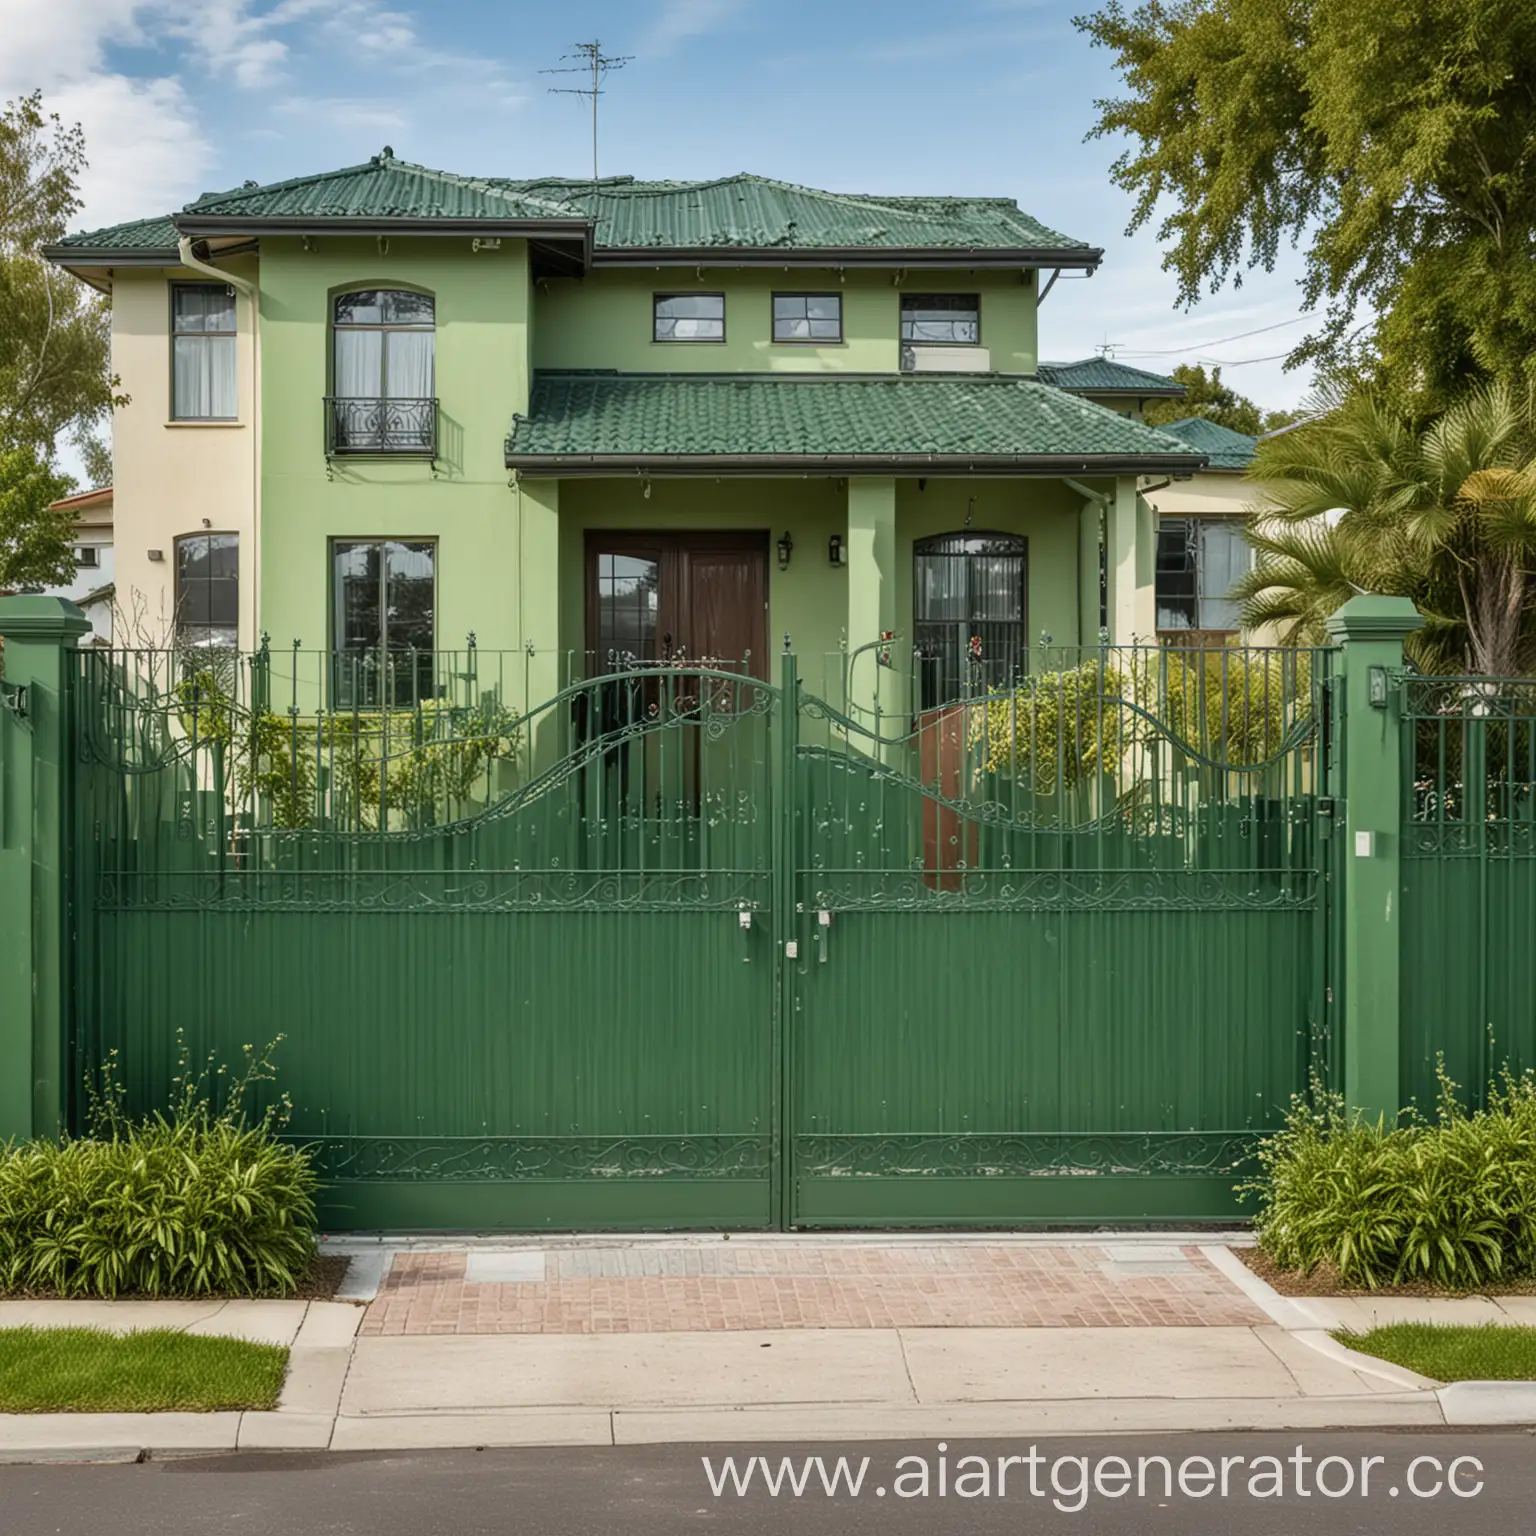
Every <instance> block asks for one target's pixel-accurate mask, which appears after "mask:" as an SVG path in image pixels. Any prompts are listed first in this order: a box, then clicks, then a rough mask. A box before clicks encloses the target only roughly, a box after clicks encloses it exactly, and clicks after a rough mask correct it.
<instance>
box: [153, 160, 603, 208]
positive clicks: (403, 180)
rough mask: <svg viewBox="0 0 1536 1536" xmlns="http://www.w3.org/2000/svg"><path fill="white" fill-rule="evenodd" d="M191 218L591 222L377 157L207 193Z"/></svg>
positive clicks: (467, 180)
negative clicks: (272, 180) (225, 190)
mask: <svg viewBox="0 0 1536 1536" xmlns="http://www.w3.org/2000/svg"><path fill="white" fill-rule="evenodd" d="M182 213H183V215H185V216H187V217H188V218H194V219H195V218H205V219H206V218H209V217H213V216H218V217H223V218H250V219H253V218H284V219H294V218H305V217H314V218H327V219H345V218H352V219H378V218H397V219H399V218H409V219H534V220H539V221H541V222H547V221H548V220H550V219H584V218H586V217H587V215H586V214H585V213H584V212H583V210H582V209H580V208H577V207H574V206H572V205H570V204H566V203H562V202H560V201H559V200H558V199H557V198H552V197H549V196H544V195H539V194H535V193H532V192H524V191H522V190H520V189H519V188H517V187H516V186H515V185H514V184H513V183H511V182H506V181H499V180H482V179H478V178H476V177H472V176H455V175H453V174H451V173H450V172H448V171H434V170H430V169H429V168H428V167H427V166H424V165H412V164H411V163H410V162H409V161H407V160H396V159H395V158H394V156H393V155H392V154H379V155H375V156H374V157H373V159H371V160H369V161H367V162H365V163H364V164H362V165H349V166H347V167H345V168H344V169H342V170H339V171H323V172H321V173H320V174H319V175H315V176H295V177H293V178H292V179H291V180H288V181H274V182H270V183H269V184H267V185H266V186H258V185H257V184H255V183H254V182H252V183H248V184H247V185H245V186H243V187H237V188H235V189H234V190H233V191H231V192H205V193H204V194H203V195H202V196H201V197H200V198H198V199H197V200H196V201H195V202H191V203H188V204H187V206H186V207H185V208H184V209H182Z"/></svg>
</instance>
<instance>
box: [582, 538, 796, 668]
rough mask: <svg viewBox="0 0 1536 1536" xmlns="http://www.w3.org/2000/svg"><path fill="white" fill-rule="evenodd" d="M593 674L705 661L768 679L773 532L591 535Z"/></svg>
mask: <svg viewBox="0 0 1536 1536" xmlns="http://www.w3.org/2000/svg"><path fill="white" fill-rule="evenodd" d="M587 650H588V651H589V653H590V656H589V666H590V668H591V671H592V672H593V673H601V672H622V671H627V670H629V669H630V668H632V667H634V666H635V665H636V664H637V663H639V664H641V665H644V664H647V663H648V664H651V665H653V666H654V665H656V664H658V663H659V664H662V665H665V664H667V663H669V662H670V663H672V664H674V665H685V664H687V663H697V664H698V665H700V666H707V667H711V668H714V669H717V670H719V671H722V672H741V673H745V674H746V675H748V676H752V677H759V678H762V679H763V680H764V681H767V678H768V535H767V534H766V533H627V532H626V533H593V532H589V533H588V534H587Z"/></svg>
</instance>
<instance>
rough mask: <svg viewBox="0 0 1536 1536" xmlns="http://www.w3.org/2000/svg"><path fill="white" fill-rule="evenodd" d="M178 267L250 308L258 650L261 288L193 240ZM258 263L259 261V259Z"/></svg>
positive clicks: (183, 247) (185, 239) (180, 243)
mask: <svg viewBox="0 0 1536 1536" xmlns="http://www.w3.org/2000/svg"><path fill="white" fill-rule="evenodd" d="M176 250H177V253H178V254H179V256H180V257H181V264H182V266H184V267H190V268H191V269H192V271H194V272H203V273H206V274H207V275H208V276H209V277H216V278H217V279H218V280H219V281H220V282H221V283H228V284H229V286H230V287H231V288H233V289H234V290H235V292H236V293H240V294H243V295H244V296H245V298H246V301H247V302H248V303H249V304H250V306H251V571H250V581H251V642H250V644H251V649H252V650H253V651H254V650H255V649H256V648H257V635H258V633H259V631H260V627H261V288H260V286H259V285H258V284H256V283H253V282H252V281H251V280H250V279H249V278H248V277H236V276H235V275H234V273H233V272H223V271H220V270H219V268H218V267H215V266H212V265H211V264H210V263H208V262H206V261H202V260H200V259H199V258H198V257H196V256H194V255H193V254H192V240H191V237H190V236H188V235H181V236H179V237H178V239H177V241H176ZM258 259H259V258H258Z"/></svg>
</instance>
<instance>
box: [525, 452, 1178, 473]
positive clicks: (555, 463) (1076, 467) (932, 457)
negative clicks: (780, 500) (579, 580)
mask: <svg viewBox="0 0 1536 1536" xmlns="http://www.w3.org/2000/svg"><path fill="white" fill-rule="evenodd" d="M506 464H507V468H508V469H515V470H518V471H520V472H521V473H523V474H528V475H542V476H544V477H546V478H549V479H575V478H580V477H584V476H596V475H609V476H611V475H616V474H624V473H626V472H627V473H631V474H646V475H651V476H666V475H731V476H737V475H764V474H766V475H775V474H777V475H789V476H797V475H798V476H807V475H889V474H893V473H907V474H913V475H936V474H943V473H946V472H947V473H951V474H957V475H1002V476H1015V477H1026V476H1052V477H1057V476H1060V475H1063V474H1083V475H1095V474H1097V475H1137V474H1154V473H1156V474H1171V475H1191V474H1194V473H1196V472H1197V471H1199V470H1202V469H1204V468H1205V455H1204V454H1185V453H1166V454H1081V453H1074V454H1048V453H1040V454H940V453H860V454H809V453H807V454H769V453H763V454H733V453H713V454H711V453H656V454H628V453H623V454H620V453H614V454H606V453H594V454H553V453H552V454H532V453H516V452H510V451H509V452H508V454H507V456H506Z"/></svg>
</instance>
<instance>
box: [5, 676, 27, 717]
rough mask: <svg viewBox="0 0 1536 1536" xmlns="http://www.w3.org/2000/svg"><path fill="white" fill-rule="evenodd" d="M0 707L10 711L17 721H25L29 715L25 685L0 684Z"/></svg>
mask: <svg viewBox="0 0 1536 1536" xmlns="http://www.w3.org/2000/svg"><path fill="white" fill-rule="evenodd" d="M0 706H4V707H5V708H6V709H8V710H10V712H11V713H12V714H13V715H15V716H16V718H17V719H18V720H25V719H26V718H27V715H28V713H29V711H28V709H27V685H26V684H25V683H7V682H0Z"/></svg>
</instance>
